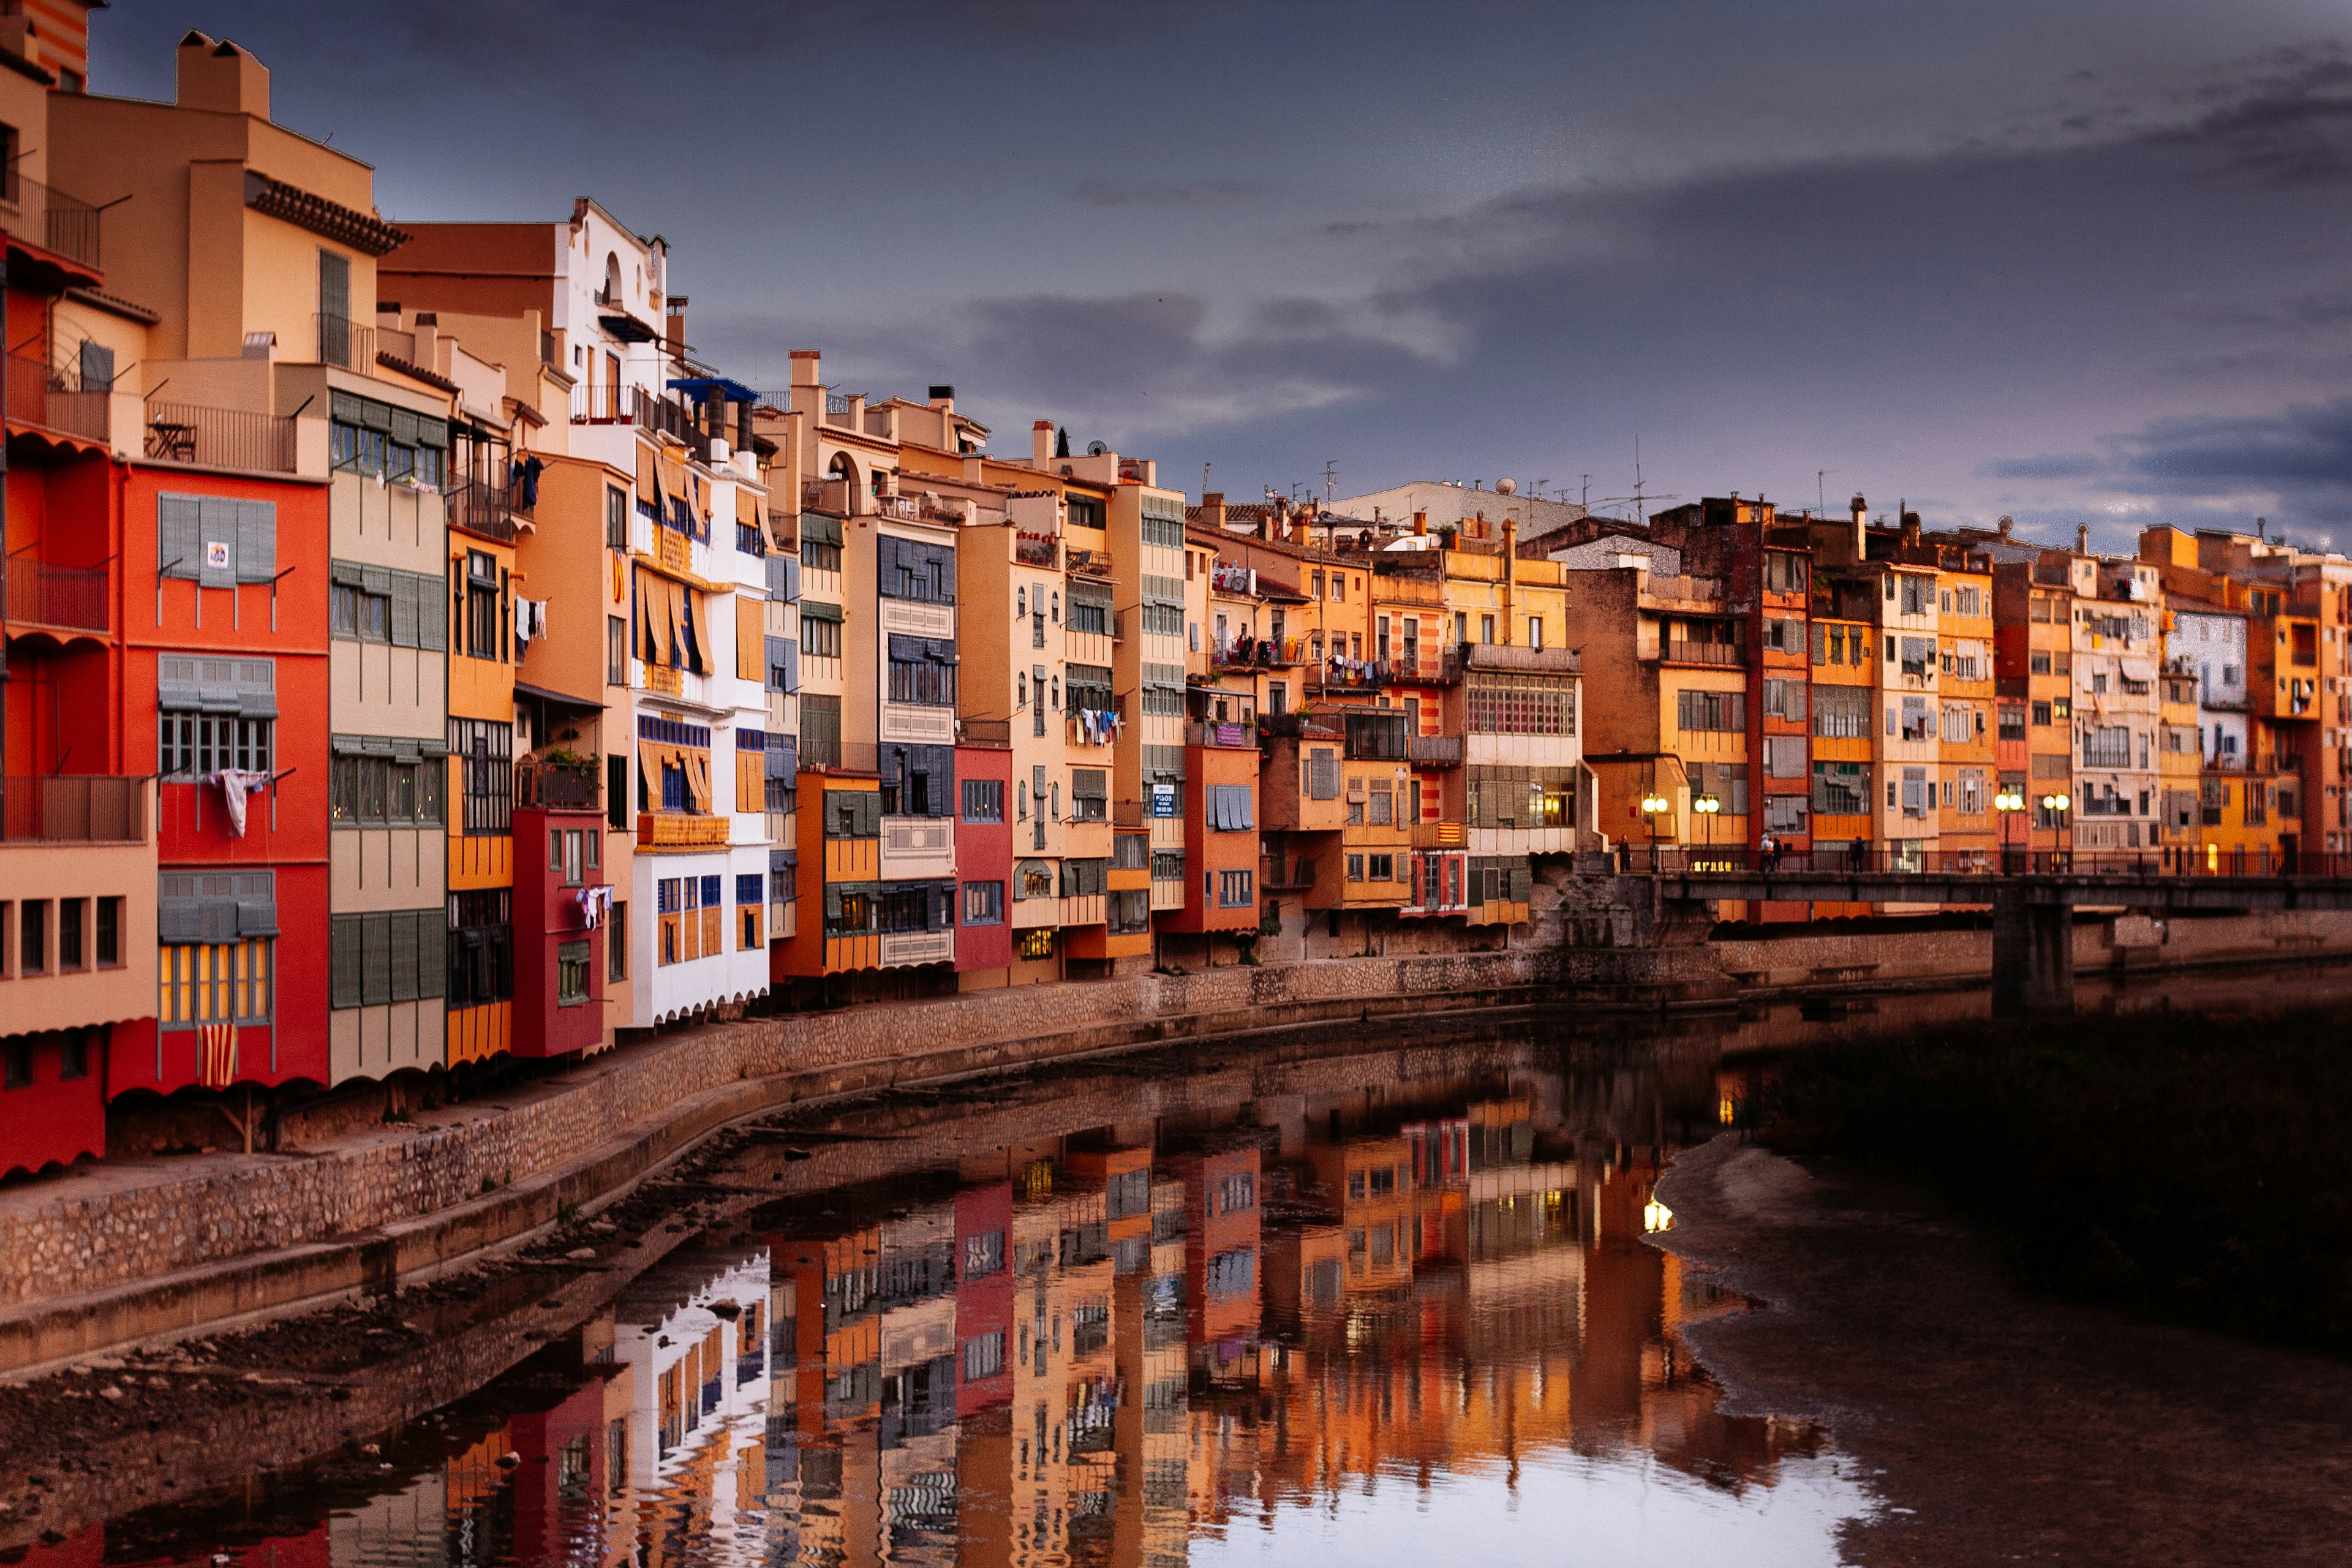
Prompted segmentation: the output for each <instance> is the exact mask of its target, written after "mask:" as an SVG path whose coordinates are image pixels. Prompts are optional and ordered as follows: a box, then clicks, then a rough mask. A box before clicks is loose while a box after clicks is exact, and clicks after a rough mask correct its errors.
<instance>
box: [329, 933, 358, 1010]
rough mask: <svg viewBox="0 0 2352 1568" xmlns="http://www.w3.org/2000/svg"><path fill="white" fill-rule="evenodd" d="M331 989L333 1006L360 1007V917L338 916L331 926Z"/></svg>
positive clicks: (330, 994) (330, 1003) (331, 1004)
mask: <svg viewBox="0 0 2352 1568" xmlns="http://www.w3.org/2000/svg"><path fill="white" fill-rule="evenodd" d="M327 989H328V994H329V997H330V1000H329V1004H328V1005H330V1006H333V1007H356V1006H358V1005H360V994H361V993H360V917H359V916H357V915H337V916H335V917H334V919H333V920H332V921H329V922H328V932H327Z"/></svg>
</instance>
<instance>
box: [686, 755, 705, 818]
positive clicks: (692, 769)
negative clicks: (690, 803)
mask: <svg viewBox="0 0 2352 1568" xmlns="http://www.w3.org/2000/svg"><path fill="white" fill-rule="evenodd" d="M683 754H684V756H685V758H686V787H687V792H688V794H690V795H693V796H694V809H695V810H697V811H709V809H710V753H709V752H684V753H683Z"/></svg>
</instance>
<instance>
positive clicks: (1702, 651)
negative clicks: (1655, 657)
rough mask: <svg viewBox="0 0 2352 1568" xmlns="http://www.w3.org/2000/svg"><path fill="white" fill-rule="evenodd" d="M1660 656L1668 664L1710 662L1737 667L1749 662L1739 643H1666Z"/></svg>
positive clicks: (1711, 663)
mask: <svg viewBox="0 0 2352 1568" xmlns="http://www.w3.org/2000/svg"><path fill="white" fill-rule="evenodd" d="M1663 646H1664V652H1662V653H1661V654H1660V655H1659V657H1660V658H1662V659H1664V661H1665V662H1666V663H1668V664H1710V665H1718V666H1722V667H1725V668H1738V667H1739V666H1742V665H1745V664H1746V663H1747V662H1748V659H1747V658H1746V656H1745V655H1744V654H1743V653H1742V652H1741V650H1740V647H1739V645H1738V643H1727V642H1687V641H1676V642H1670V643H1666V644H1664V645H1663Z"/></svg>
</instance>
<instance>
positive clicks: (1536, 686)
mask: <svg viewBox="0 0 2352 1568" xmlns="http://www.w3.org/2000/svg"><path fill="white" fill-rule="evenodd" d="M1463 703H1464V715H1465V717H1464V727H1465V729H1466V730H1468V731H1470V732H1471V733H1473V734H1480V735H1573V734H1575V733H1576V688H1575V687H1574V685H1573V684H1572V683H1570V682H1569V681H1566V680H1558V679H1550V678H1549V677H1545V676H1540V675H1495V676H1480V677H1479V678H1478V679H1476V680H1475V682H1473V683H1472V684H1471V685H1470V686H1469V687H1468V688H1467V689H1465V690H1464V692H1463ZM1351 739H1352V737H1351ZM1353 754H1354V755H1357V756H1362V755H1365V754H1366V753H1365V752H1360V751H1358V752H1353ZM1394 754H1395V755H1396V756H1398V757H1402V756H1403V755H1404V752H1403V751H1402V748H1400V749H1399V750H1398V751H1397V752H1395V753H1394Z"/></svg>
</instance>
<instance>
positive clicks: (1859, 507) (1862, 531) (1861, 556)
mask: <svg viewBox="0 0 2352 1568" xmlns="http://www.w3.org/2000/svg"><path fill="white" fill-rule="evenodd" d="M1846 506H1847V509H1848V510H1850V511H1852V513H1853V558H1854V560H1855V561H1856V562H1863V561H1867V560H1868V559H1870V537H1869V536H1870V503H1869V502H1868V501H1866V500H1863V499H1862V492H1861V491H1860V490H1856V491H1854V492H1853V500H1850V501H1848V502H1847V503H1846Z"/></svg>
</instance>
